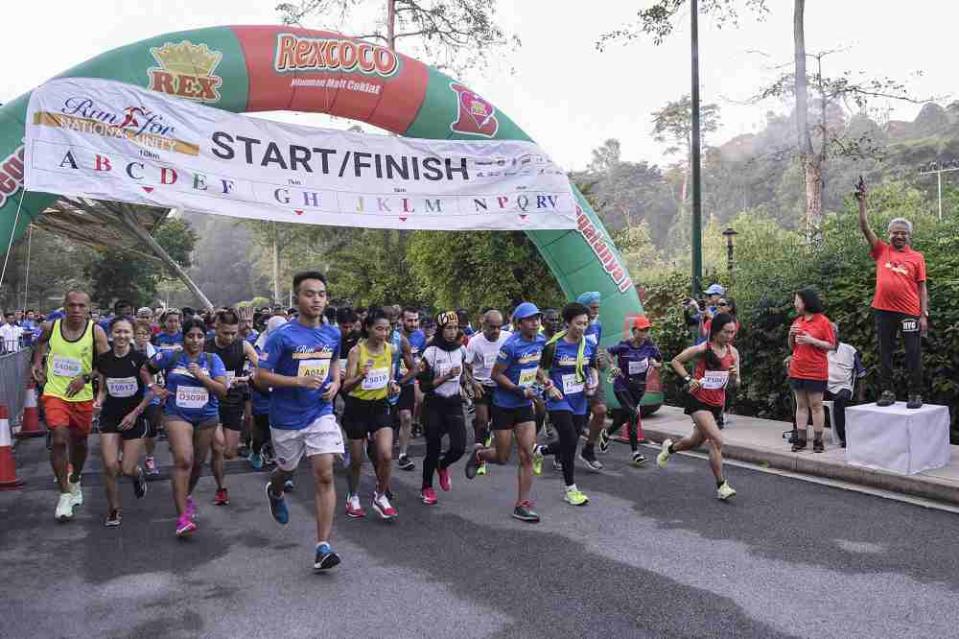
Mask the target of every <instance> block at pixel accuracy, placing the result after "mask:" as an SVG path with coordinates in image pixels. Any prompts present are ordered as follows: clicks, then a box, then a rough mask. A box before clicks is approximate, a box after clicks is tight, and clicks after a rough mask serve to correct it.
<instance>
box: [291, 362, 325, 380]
mask: <svg viewBox="0 0 959 639" xmlns="http://www.w3.org/2000/svg"><path fill="white" fill-rule="evenodd" d="M329 373H330V360H328V359H304V360H301V361H300V366H299V368H298V369H297V371H296V374H297V376H299V377H319V378H320V379H326V376H327V375H329Z"/></svg>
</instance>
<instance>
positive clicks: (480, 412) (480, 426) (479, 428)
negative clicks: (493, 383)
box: [473, 391, 489, 444]
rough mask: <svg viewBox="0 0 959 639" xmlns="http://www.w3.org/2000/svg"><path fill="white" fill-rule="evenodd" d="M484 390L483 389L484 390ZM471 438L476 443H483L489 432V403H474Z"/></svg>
mask: <svg viewBox="0 0 959 639" xmlns="http://www.w3.org/2000/svg"><path fill="white" fill-rule="evenodd" d="M484 392H485V391H484ZM473 408H474V410H475V413H474V415H473V435H474V437H473V439H474V441H475V443H477V444H485V443H486V436H487V435H488V434H489V404H481V403H474V404H473Z"/></svg>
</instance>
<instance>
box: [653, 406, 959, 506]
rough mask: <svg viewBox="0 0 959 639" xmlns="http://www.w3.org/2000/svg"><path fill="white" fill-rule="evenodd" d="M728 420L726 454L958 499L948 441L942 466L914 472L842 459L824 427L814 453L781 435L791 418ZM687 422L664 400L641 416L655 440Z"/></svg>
mask: <svg viewBox="0 0 959 639" xmlns="http://www.w3.org/2000/svg"><path fill="white" fill-rule="evenodd" d="M729 421H730V423H729V425H728V426H727V427H726V428H725V430H724V431H723V436H724V438H725V441H724V446H723V453H724V454H725V456H727V457H729V458H730V459H738V460H742V461H747V462H751V463H754V464H760V465H768V466H771V467H773V468H780V469H783V470H789V471H793V472H797V473H804V474H807V475H818V476H821V477H829V478H832V479H839V480H842V481H847V482H851V483H855V484H862V485H864V486H870V487H873V488H880V489H883V490H891V491H895V492H900V493H905V494H909V495H915V496H918V497H925V498H927V499H935V500H938V501H944V502H949V503H954V504H959V446H950V449H951V450H952V454H951V456H950V463H949V464H948V465H947V466H945V467H943V468H938V469H935V470H930V471H925V472H921V473H919V474H916V475H901V474H899V473H894V472H886V471H881V470H872V469H869V468H861V467H859V466H852V465H850V464H848V463H846V455H845V450H843V449H842V448H840V447H839V444H838V443H836V444H833V443H831V440H830V433H829V431H828V429H827V434H826V437H825V441H826V452H825V453H818V454H817V453H813V452H812V446H810V447H809V448H808V449H807V450H806V451H804V452H801V453H793V452H792V451H791V450H790V446H789V444H788V443H787V441H786V440H785V439H783V436H782V435H783V432H784V431H786V430H789V429H790V428H792V425H791V424H790V423H788V422H780V421H774V420H769V419H759V418H756V417H743V416H740V415H730V416H729ZM690 427H691V424H690V420H689V417H687V416H686V415H684V414H683V411H682V409H680V408H675V407H672V406H663V407H662V408H661V409H659V410H658V411H657V412H656V414H654V415H652V416H650V417H647V418H646V419H644V420H643V429H644V430H645V431H646V436H647V437H648V438H649V439H651V440H652V441H654V442H661V441H662V440H663V439H665V438H667V437H669V438H671V439H677V438H679V437H682V436H684V435H686V434H688V433H689V431H690Z"/></svg>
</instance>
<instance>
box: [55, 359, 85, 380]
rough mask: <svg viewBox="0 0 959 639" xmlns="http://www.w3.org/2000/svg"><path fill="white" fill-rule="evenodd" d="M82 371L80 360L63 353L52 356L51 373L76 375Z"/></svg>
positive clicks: (66, 375)
mask: <svg viewBox="0 0 959 639" xmlns="http://www.w3.org/2000/svg"><path fill="white" fill-rule="evenodd" d="M82 372H83V364H81V363H80V360H78V359H73V358H72V357H64V356H63V355H54V356H53V374H54V375H57V376H59V377H71V378H72V377H76V376H77V375H79V374H81V373H82Z"/></svg>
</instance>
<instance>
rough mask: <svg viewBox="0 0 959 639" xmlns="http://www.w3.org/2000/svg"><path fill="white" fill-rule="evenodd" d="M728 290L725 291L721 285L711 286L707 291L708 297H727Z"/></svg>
mask: <svg viewBox="0 0 959 639" xmlns="http://www.w3.org/2000/svg"><path fill="white" fill-rule="evenodd" d="M725 294H726V289H724V288H723V287H722V286H720V285H719V284H711V285H710V286H709V288H707V289H706V295H725Z"/></svg>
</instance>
